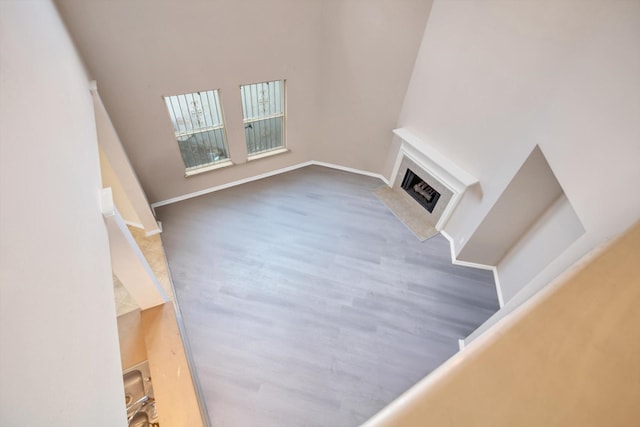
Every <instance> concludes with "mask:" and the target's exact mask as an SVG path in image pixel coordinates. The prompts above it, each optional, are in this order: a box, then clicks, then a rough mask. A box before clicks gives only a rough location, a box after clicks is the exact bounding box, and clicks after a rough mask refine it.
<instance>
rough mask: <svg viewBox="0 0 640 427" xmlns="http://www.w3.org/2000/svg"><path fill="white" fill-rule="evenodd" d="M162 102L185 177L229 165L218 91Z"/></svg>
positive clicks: (176, 97)
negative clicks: (182, 162)
mask: <svg viewBox="0 0 640 427" xmlns="http://www.w3.org/2000/svg"><path fill="white" fill-rule="evenodd" d="M164 102H165V104H166V106H167V110H168V111H169V117H170V118H171V123H172V124H173V132H174V134H175V137H176V141H177V142H178V146H179V147H180V154H181V155H182V160H183V161H184V166H185V171H186V175H187V176H188V175H190V173H198V172H202V171H205V170H209V169H212V167H213V166H215V165H217V164H219V163H223V162H229V163H230V161H229V147H228V146H227V140H226V137H225V130H224V121H223V119H222V109H221V108H220V97H219V94H218V91H217V90H208V91H205V92H195V93H187V94H184V95H176V96H165V97H164Z"/></svg>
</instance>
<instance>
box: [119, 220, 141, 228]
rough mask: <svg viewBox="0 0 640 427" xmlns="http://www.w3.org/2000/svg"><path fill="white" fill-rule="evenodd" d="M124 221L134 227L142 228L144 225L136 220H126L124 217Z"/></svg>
mask: <svg viewBox="0 0 640 427" xmlns="http://www.w3.org/2000/svg"><path fill="white" fill-rule="evenodd" d="M123 221H124V223H125V224H127V225H129V226H131V227H135V228H140V229H142V230H144V225H142V224H140V223H137V222H132V221H127V220H126V219H123Z"/></svg>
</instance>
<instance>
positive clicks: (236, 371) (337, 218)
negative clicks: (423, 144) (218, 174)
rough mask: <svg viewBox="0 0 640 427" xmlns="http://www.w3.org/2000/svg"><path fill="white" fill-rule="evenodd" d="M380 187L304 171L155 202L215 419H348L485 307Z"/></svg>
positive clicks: (401, 384) (235, 422) (307, 425)
mask: <svg viewBox="0 0 640 427" xmlns="http://www.w3.org/2000/svg"><path fill="white" fill-rule="evenodd" d="M380 185H383V184H382V182H381V181H380V180H378V179H376V178H370V177H364V176H360V175H355V174H351V173H347V172H341V171H335V170H331V169H327V168H323V167H319V166H310V167H306V168H303V169H299V170H296V171H292V172H289V173H286V174H281V175H278V176H274V177H271V178H267V179H263V180H260V181H256V182H252V183H248V184H244V185H241V186H238V187H234V188H230V189H227V190H223V191H220V192H216V193H213V194H210V195H206V196H201V197H198V198H194V199H190V200H186V201H183V202H180V203H176V204H172V205H168V206H164V207H161V208H158V214H159V219H160V220H161V221H162V223H163V228H164V232H163V235H162V236H163V241H164V245H165V250H166V253H167V257H168V260H169V265H170V268H171V273H172V276H173V281H174V285H175V288H176V297H177V300H178V304H179V305H180V308H181V311H182V313H183V317H184V322H185V327H186V331H187V335H188V339H189V341H190V344H191V347H192V352H193V357H194V361H195V365H196V366H195V368H196V370H197V375H198V377H199V380H200V383H201V385H202V388H203V393H204V398H205V401H206V402H207V408H208V411H209V415H210V417H211V421H212V423H213V425H214V426H229V427H244V426H247V427H249V426H251V427H253V426H255V427H258V426H259V427H268V426H278V427H283V426H296V427H297V426H301V427H302V426H304V427H312V426H318V427H320V426H322V427H340V426H357V425H359V424H361V423H362V422H364V421H365V420H367V419H368V418H369V417H371V416H372V415H373V414H375V413H376V412H377V411H379V410H380V409H382V408H383V407H384V406H385V405H387V404H388V403H389V402H391V401H392V400H393V399H394V398H396V397H397V396H398V395H400V394H401V393H402V392H403V391H405V390H406V389H408V388H409V387H410V386H412V385H413V384H415V383H416V382H417V381H419V380H420V379H422V378H423V377H424V376H425V375H427V374H428V373H429V372H431V371H432V370H433V369H435V368H436V367H437V366H438V365H439V364H441V363H442V362H443V361H444V360H446V359H447V358H449V357H450V356H451V355H453V354H454V353H455V352H456V351H457V347H458V343H457V340H458V339H459V338H462V337H465V336H466V335H468V334H469V333H471V332H472V331H473V330H474V329H475V328H477V327H478V326H479V325H480V324H481V323H482V322H484V321H485V320H486V319H487V318H488V317H489V316H491V315H492V314H493V313H494V312H495V311H496V310H497V309H498V301H497V297H496V292H495V287H494V283H493V277H492V274H491V273H490V272H488V271H482V270H476V269H471V268H465V267H458V266H453V265H452V264H451V259H450V250H449V246H448V242H447V241H446V239H444V238H443V237H442V236H440V235H437V236H436V237H434V238H432V239H429V240H427V241H425V242H420V241H419V240H418V239H417V238H415V237H414V236H413V235H412V234H411V232H410V231H409V230H408V229H406V228H405V226H404V225H403V224H401V223H400V222H399V221H398V220H397V219H396V218H395V217H394V216H393V214H392V213H391V212H390V211H389V210H388V209H387V208H386V207H385V206H384V205H383V204H382V203H381V202H379V201H378V199H377V198H376V197H375V196H374V195H373V194H372V192H371V191H372V190H373V189H374V188H376V187H379V186H380Z"/></svg>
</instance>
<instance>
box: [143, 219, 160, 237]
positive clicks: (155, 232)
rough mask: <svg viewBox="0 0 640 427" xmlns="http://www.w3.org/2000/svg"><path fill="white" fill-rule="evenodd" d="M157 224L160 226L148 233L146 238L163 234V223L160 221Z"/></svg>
mask: <svg viewBox="0 0 640 427" xmlns="http://www.w3.org/2000/svg"><path fill="white" fill-rule="evenodd" d="M156 224H158V228H156V229H155V230H149V231H147V232H146V233H145V236H147V237H149V236H154V235H156V234H160V233H162V223H161V222H160V221H156Z"/></svg>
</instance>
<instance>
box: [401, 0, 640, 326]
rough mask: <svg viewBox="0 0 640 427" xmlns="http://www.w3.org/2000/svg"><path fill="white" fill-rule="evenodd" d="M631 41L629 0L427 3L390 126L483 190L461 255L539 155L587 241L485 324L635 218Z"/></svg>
mask: <svg viewBox="0 0 640 427" xmlns="http://www.w3.org/2000/svg"><path fill="white" fill-rule="evenodd" d="M639 40H640V2H637V1H635V0H620V1H615V2H612V1H607V0H594V1H588V2H587V1H582V0H563V1H557V2H548V1H543V0H530V1H525V2H514V1H511V0H485V1H475V0H461V1H445V0H435V1H434V3H433V7H432V10H431V13H430V16H429V22H428V24H427V27H426V29H425V33H424V36H423V41H422V45H421V47H420V51H419V53H418V57H417V59H416V66H415V68H414V71H413V75H412V78H411V82H410V84H409V88H408V90H407V96H406V98H405V101H404V105H403V107H402V112H401V114H400V117H399V119H398V122H399V123H398V124H399V126H402V127H406V128H408V129H409V130H410V131H411V132H412V133H414V134H415V135H417V136H419V137H420V138H422V139H423V140H424V141H426V142H428V143H430V144H431V145H432V146H433V147H435V148H436V149H437V150H438V151H440V152H442V153H443V154H444V155H446V156H447V157H449V158H450V159H451V160H452V161H454V162H455V163H457V164H458V165H459V166H461V167H463V168H464V169H466V170H467V171H468V172H470V173H471V174H473V175H474V176H476V177H477V178H478V179H479V181H480V184H479V186H477V187H476V188H474V189H473V191H471V192H468V193H467V194H465V196H464V198H463V200H462V201H461V203H460V205H459V206H458V207H457V209H456V212H454V214H453V216H452V217H451V220H450V221H449V223H448V224H447V225H446V231H447V232H448V233H449V234H450V235H451V236H452V238H453V239H454V240H455V245H456V249H457V251H458V254H460V253H461V249H462V248H463V247H464V245H466V244H467V243H468V242H469V241H471V240H473V239H474V238H475V237H476V236H475V234H476V232H477V230H478V227H479V225H480V224H482V222H483V221H484V219H485V218H486V216H487V214H488V213H489V212H490V211H491V209H492V208H493V207H494V205H495V203H496V201H497V200H498V199H499V198H500V196H501V194H502V193H503V192H504V191H505V189H506V188H507V187H508V185H509V183H510V182H511V180H512V179H513V177H514V176H515V174H516V173H517V170H518V168H520V166H521V165H522V164H523V163H524V161H525V159H526V158H527V156H528V155H529V153H531V151H532V150H533V148H534V147H536V146H538V147H539V148H540V150H541V151H542V153H544V156H545V158H546V160H547V161H548V163H549V166H550V167H551V170H552V171H553V173H554V175H555V177H556V178H557V180H558V182H559V184H560V186H561V187H562V190H563V191H564V193H565V195H566V197H567V199H568V202H569V203H570V204H571V206H572V208H573V210H574V211H575V213H576V215H577V217H578V219H579V221H580V223H581V224H582V226H583V227H584V230H585V232H584V233H583V234H582V235H581V236H580V237H579V238H578V239H577V240H575V242H574V243H573V244H571V245H570V246H569V247H568V248H567V249H566V250H565V251H564V252H563V253H562V254H560V255H559V256H558V257H556V258H555V259H553V260H552V261H551V262H549V263H548V264H547V265H546V267H545V268H544V269H543V270H541V271H540V273H539V274H538V275H536V277H534V278H533V279H532V280H531V282H529V283H528V284H527V285H526V286H524V284H520V285H523V286H524V287H523V288H522V290H521V291H520V292H519V293H518V295H516V297H514V298H513V299H512V300H511V301H510V302H509V303H508V304H507V305H505V308H503V310H501V311H500V312H498V314H496V316H494V318H492V319H491V321H490V322H488V323H487V324H486V325H489V324H492V323H495V321H496V320H497V319H498V318H500V317H501V316H504V315H505V314H506V313H508V312H509V311H510V310H512V309H513V308H514V307H516V306H518V305H519V304H521V303H522V301H524V300H526V299H527V298H528V297H529V296H531V295H532V294H534V293H536V292H537V291H538V290H539V289H540V288H541V287H543V286H544V285H545V284H546V283H548V282H549V280H551V279H552V278H553V277H555V276H557V275H558V274H559V273H560V272H562V271H564V270H566V269H567V268H568V267H569V266H570V265H571V264H572V263H574V262H575V261H576V260H577V259H579V258H580V257H581V256H582V255H584V254H585V253H587V252H588V251H590V250H591V249H592V248H594V247H596V246H598V245H600V244H602V243H603V242H605V241H607V240H608V239H611V238H612V237H614V236H617V235H618V234H620V233H622V232H623V231H624V230H625V229H627V228H628V227H630V226H631V224H633V223H634V222H635V221H637V220H638V218H640V198H639V197H638V196H637V190H636V188H635V186H636V185H637V184H638V183H640V168H639V167H638V159H640V143H639V141H640V120H638V117H640V49H638V41H639ZM506 228H507V227H505V229H506ZM497 232H500V230H499V229H498V230H497ZM529 237H534V236H529ZM484 238H485V241H484V242H475V244H477V245H479V247H482V246H483V244H485V245H488V244H490V243H491V242H489V240H490V239H492V236H491V235H486V236H485V237H484ZM531 255H532V256H540V257H545V256H546V254H544V253H539V254H537V255H536V254H535V253H531ZM513 259H515V258H513V257H512V260H513ZM503 268H508V266H506V265H505V266H503Z"/></svg>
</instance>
